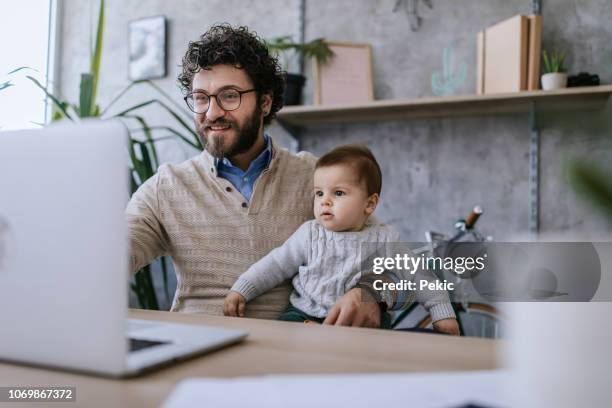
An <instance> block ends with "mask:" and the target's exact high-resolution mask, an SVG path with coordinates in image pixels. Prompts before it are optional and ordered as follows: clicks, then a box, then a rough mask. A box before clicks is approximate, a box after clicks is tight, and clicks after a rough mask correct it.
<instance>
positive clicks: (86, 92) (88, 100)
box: [79, 73, 94, 118]
mask: <svg viewBox="0 0 612 408" xmlns="http://www.w3.org/2000/svg"><path fill="white" fill-rule="evenodd" d="M93 86H94V76H93V75H92V74H89V73H83V74H81V85H80V92H79V117H81V118H87V117H90V116H91V115H92V103H93V100H92V98H93Z"/></svg>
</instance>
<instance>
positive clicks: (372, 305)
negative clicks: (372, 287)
mask: <svg viewBox="0 0 612 408" xmlns="http://www.w3.org/2000/svg"><path fill="white" fill-rule="evenodd" d="M362 293H363V294H364V296H367V297H368V298H367V299H366V298H364V299H363V301H362V299H361V295H362ZM323 324H331V325H336V326H354V327H374V328H378V327H380V307H379V306H378V303H376V302H375V301H374V299H373V298H372V296H371V295H370V294H368V292H367V291H365V290H362V289H359V288H353V289H351V290H349V291H348V292H346V293H345V294H344V296H342V298H341V299H340V300H339V301H337V302H336V304H334V305H333V306H332V308H331V309H330V311H329V314H328V315H327V318H325V320H324V321H323Z"/></svg>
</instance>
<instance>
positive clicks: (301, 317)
mask: <svg viewBox="0 0 612 408" xmlns="http://www.w3.org/2000/svg"><path fill="white" fill-rule="evenodd" d="M278 320H283V321H285V322H304V323H311V322H312V323H317V320H318V319H317V318H316V317H313V316H309V315H308V314H306V313H304V312H303V311H301V310H300V309H298V308H297V307H293V306H292V305H289V307H288V308H287V309H286V310H285V311H284V312H283V313H282V314H281V315H280V316H279V317H278Z"/></svg>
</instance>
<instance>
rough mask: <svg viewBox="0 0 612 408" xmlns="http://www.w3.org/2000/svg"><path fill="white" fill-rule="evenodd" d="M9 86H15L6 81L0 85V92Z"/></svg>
mask: <svg viewBox="0 0 612 408" xmlns="http://www.w3.org/2000/svg"><path fill="white" fill-rule="evenodd" d="M11 86H15V85H13V84H11V81H6V82H3V83H1V84H0V91H1V90H3V89H6V88H10V87H11Z"/></svg>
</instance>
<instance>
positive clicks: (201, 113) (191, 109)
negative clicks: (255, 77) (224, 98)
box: [183, 88, 257, 115]
mask: <svg viewBox="0 0 612 408" xmlns="http://www.w3.org/2000/svg"><path fill="white" fill-rule="evenodd" d="M225 91H235V92H238V95H240V99H239V100H238V106H236V107H235V108H234V109H225V108H224V107H223V105H222V104H220V103H219V99H217V95H219V94H220V93H221V92H225ZM253 91H257V88H252V89H247V90H246V91H239V90H238V89H234V88H227V89H223V90H221V91H220V92H217V93H216V94H210V95H209V94H207V93H206V92H201V91H198V92H189V93H188V94H187V95H185V97H183V100H184V101H185V104H187V107H188V108H189V110H190V111H192V112H193V113H195V114H198V115H203V114H205V113H206V112H208V110H209V109H210V98H215V101H217V105H219V107H220V108H221V109H223V110H224V111H226V112H232V111H235V110H238V109H240V105H242V95H243V94H245V93H249V92H253ZM193 94H204V95H206V96H208V107H207V108H206V110H205V111H204V112H196V111H195V107H193V108H192V107H191V105H190V104H189V102H187V99H189V98H190V97H192V99H193Z"/></svg>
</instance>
